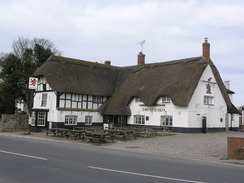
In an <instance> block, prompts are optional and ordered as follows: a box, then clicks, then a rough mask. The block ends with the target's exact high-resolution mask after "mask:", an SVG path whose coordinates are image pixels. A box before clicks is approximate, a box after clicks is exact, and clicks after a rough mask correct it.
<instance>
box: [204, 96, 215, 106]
mask: <svg viewBox="0 0 244 183" xmlns="http://www.w3.org/2000/svg"><path fill="white" fill-rule="evenodd" d="M204 104H205V105H214V97H211V96H204Z"/></svg>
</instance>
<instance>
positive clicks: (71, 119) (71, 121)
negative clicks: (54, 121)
mask: <svg viewBox="0 0 244 183" xmlns="http://www.w3.org/2000/svg"><path fill="white" fill-rule="evenodd" d="M64 124H65V125H76V124H77V116H74V115H66V116H65V121H64Z"/></svg>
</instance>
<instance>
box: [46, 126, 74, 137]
mask: <svg viewBox="0 0 244 183" xmlns="http://www.w3.org/2000/svg"><path fill="white" fill-rule="evenodd" d="M69 131H70V129H66V128H50V129H49V130H48V131H47V134H46V136H47V135H48V134H50V133H52V134H53V135H54V136H56V135H61V136H67V135H68V132H69Z"/></svg>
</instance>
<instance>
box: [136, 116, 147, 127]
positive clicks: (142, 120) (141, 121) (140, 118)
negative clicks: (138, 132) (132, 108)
mask: <svg viewBox="0 0 244 183" xmlns="http://www.w3.org/2000/svg"><path fill="white" fill-rule="evenodd" d="M134 123H135V124H136V125H145V116H144V115H134Z"/></svg>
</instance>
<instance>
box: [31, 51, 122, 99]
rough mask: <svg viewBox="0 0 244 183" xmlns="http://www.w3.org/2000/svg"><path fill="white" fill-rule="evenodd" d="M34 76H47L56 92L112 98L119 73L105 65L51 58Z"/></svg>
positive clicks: (57, 57)
mask: <svg viewBox="0 0 244 183" xmlns="http://www.w3.org/2000/svg"><path fill="white" fill-rule="evenodd" d="M33 75H34V76H41V75H43V76H45V78H46V79H47V82H48V83H49V85H50V86H51V88H52V89H53V90H54V91H58V92H70V93H80V94H90V95H97V96H111V95H112V94H113V93H114V89H115V88H116V83H117V75H118V73H117V72H116V71H115V70H114V69H113V68H111V67H109V66H107V65H104V64H98V63H93V62H87V61H82V60H76V59H71V58H65V57H60V56H51V57H50V58H49V59H48V61H47V62H46V63H45V64H44V65H42V66H41V67H40V68H39V69H37V71H36V72H35V73H34V74H33Z"/></svg>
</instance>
